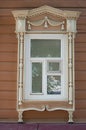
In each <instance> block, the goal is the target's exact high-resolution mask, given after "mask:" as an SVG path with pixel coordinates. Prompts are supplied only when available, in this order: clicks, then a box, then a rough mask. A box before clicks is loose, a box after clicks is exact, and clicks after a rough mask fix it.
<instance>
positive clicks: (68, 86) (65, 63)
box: [12, 5, 80, 122]
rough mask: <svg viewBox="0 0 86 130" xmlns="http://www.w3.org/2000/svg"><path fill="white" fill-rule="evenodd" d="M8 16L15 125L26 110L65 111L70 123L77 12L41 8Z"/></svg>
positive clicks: (20, 120)
mask: <svg viewBox="0 0 86 130" xmlns="http://www.w3.org/2000/svg"><path fill="white" fill-rule="evenodd" d="M12 14H13V16H14V17H15V20H16V28H15V32H16V34H17V38H18V58H17V111H18V118H19V119H18V122H22V121H23V119H22V117H23V116H22V114H23V112H24V111H27V110H37V111H44V110H46V111H54V110H65V111H68V114H69V120H68V122H73V111H74V110H75V76H74V73H75V72H74V39H75V34H76V32H77V31H76V21H77V19H78V17H79V15H80V12H78V11H68V10H60V9H57V8H53V7H50V6H46V5H45V6H42V7H39V8H35V9H31V10H30V9H29V10H15V11H12ZM39 41H40V42H39ZM52 42H53V44H52ZM57 43H58V44H57ZM55 44H56V45H55ZM40 45H41V46H40ZM49 45H51V46H52V47H51V46H49ZM45 46H46V47H45ZM54 52H55V53H54ZM57 52H58V53H57ZM54 86H55V87H54ZM40 101H41V102H40Z"/></svg>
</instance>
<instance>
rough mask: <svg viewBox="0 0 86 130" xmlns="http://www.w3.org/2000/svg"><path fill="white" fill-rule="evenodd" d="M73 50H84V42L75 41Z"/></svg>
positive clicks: (85, 48)
mask: <svg viewBox="0 0 86 130" xmlns="http://www.w3.org/2000/svg"><path fill="white" fill-rule="evenodd" d="M75 52H86V43H83V42H82V43H75Z"/></svg>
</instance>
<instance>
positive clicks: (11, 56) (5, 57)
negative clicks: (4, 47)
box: [0, 52, 17, 62]
mask: <svg viewBox="0 0 86 130" xmlns="http://www.w3.org/2000/svg"><path fill="white" fill-rule="evenodd" d="M0 62H17V53H8V52H7V53H6V52H3V53H0Z"/></svg>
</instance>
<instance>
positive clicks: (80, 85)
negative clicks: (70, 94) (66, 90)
mask: <svg viewBox="0 0 86 130" xmlns="http://www.w3.org/2000/svg"><path fill="white" fill-rule="evenodd" d="M75 89H76V90H81V91H82V90H86V81H80V80H77V81H75Z"/></svg>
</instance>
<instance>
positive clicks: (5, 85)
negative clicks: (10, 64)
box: [0, 81, 17, 91]
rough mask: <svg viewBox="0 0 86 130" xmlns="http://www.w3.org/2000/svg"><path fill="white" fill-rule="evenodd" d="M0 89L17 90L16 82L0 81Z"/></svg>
mask: <svg viewBox="0 0 86 130" xmlns="http://www.w3.org/2000/svg"><path fill="white" fill-rule="evenodd" d="M0 91H17V82H16V81H0Z"/></svg>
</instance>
